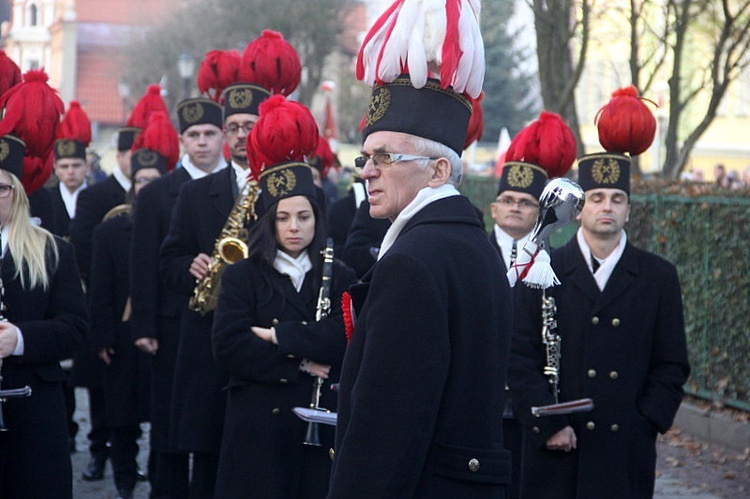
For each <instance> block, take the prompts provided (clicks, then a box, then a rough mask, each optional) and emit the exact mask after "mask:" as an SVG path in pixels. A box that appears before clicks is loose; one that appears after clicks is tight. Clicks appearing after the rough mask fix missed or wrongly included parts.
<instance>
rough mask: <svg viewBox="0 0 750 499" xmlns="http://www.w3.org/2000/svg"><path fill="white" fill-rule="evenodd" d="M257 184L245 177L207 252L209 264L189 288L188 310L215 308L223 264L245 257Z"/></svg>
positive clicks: (204, 311) (210, 309)
mask: <svg viewBox="0 0 750 499" xmlns="http://www.w3.org/2000/svg"><path fill="white" fill-rule="evenodd" d="M258 191H259V186H258V182H257V181H255V180H249V181H248V182H247V183H246V184H245V187H243V188H242V191H241V192H240V194H239V196H237V200H236V201H235V202H234V206H232V211H231V212H230V213H229V216H228V217H227V221H226V223H225V224H224V227H223V228H222V229H221V233H219V237H218V238H217V239H216V244H215V245H214V251H213V253H212V254H211V263H209V265H208V270H207V271H206V275H205V276H203V278H202V279H198V280H197V282H196V285H195V289H193V296H192V297H191V298H190V302H189V303H188V306H189V308H190V310H192V311H194V312H198V313H200V314H201V315H206V314H207V313H209V312H211V311H212V310H214V309H215V308H216V304H217V302H218V300H219V288H220V287H221V274H222V272H223V271H224V267H225V266H226V265H227V264H229V265H231V264H233V263H236V262H238V261H240V260H242V259H243V258H247V255H248V247H247V242H246V241H247V229H246V226H247V224H248V222H250V221H251V220H255V218H256V214H255V201H256V200H257V199H258Z"/></svg>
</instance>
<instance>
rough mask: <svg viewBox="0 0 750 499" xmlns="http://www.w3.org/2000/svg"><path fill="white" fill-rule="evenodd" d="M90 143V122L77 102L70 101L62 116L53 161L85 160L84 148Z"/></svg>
mask: <svg viewBox="0 0 750 499" xmlns="http://www.w3.org/2000/svg"><path fill="white" fill-rule="evenodd" d="M89 143H91V121H89V117H88V116H87V115H86V112H85V111H84V110H83V108H82V107H81V103H80V102H78V101H75V100H74V101H71V102H70V107H69V108H68V111H67V112H66V113H65V116H63V119H62V123H60V128H59V129H58V131H57V141H55V148H54V152H55V160H58V159H64V158H77V159H83V160H85V159H86V148H87V147H88V146H89Z"/></svg>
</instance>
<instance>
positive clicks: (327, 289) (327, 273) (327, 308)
mask: <svg viewBox="0 0 750 499" xmlns="http://www.w3.org/2000/svg"><path fill="white" fill-rule="evenodd" d="M332 277H333V239H332V238H330V237H329V238H328V239H327V240H326V249H325V250H324V251H323V276H322V279H321V284H320V292H319V293H318V304H317V307H316V310H315V321H316V322H317V321H321V320H323V319H325V318H326V317H328V314H329V313H330V312H331V278H332ZM322 387H323V378H319V377H316V378H315V381H313V391H312V400H311V401H310V409H315V410H316V411H326V412H328V409H324V408H322V407H320V391H321V388H322ZM302 443H303V444H305V445H314V446H316V447H320V435H319V433H318V423H314V422H312V421H310V422H308V423H307V431H306V432H305V440H304V441H303V442H302Z"/></svg>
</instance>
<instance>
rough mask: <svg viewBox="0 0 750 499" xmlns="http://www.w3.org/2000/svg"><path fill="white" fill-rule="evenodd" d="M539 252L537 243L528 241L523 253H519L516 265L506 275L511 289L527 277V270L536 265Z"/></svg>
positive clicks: (522, 250)
mask: <svg viewBox="0 0 750 499" xmlns="http://www.w3.org/2000/svg"><path fill="white" fill-rule="evenodd" d="M538 252H539V246H538V245H537V244H536V243H534V242H532V241H526V244H524V245H523V248H522V249H521V251H519V252H518V256H517V257H516V261H515V263H513V265H511V266H510V268H509V269H508V273H507V274H506V275H507V276H508V283H510V287H511V288H512V287H513V286H515V285H516V282H517V281H518V278H519V277H521V276H523V275H525V272H526V269H527V268H528V267H529V266H530V265H532V264H533V263H534V258H536V255H537V253H538Z"/></svg>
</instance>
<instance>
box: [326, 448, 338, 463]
mask: <svg viewBox="0 0 750 499" xmlns="http://www.w3.org/2000/svg"><path fill="white" fill-rule="evenodd" d="M328 457H330V458H331V461H333V458H334V457H336V451H335V450H333V447H331V448H330V449H328Z"/></svg>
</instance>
